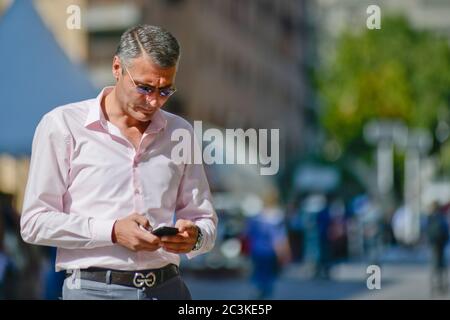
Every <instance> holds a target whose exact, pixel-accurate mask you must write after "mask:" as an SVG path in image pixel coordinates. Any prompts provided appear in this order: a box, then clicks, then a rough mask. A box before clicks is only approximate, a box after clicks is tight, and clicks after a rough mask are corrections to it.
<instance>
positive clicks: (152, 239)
mask: <svg viewBox="0 0 450 320" xmlns="http://www.w3.org/2000/svg"><path fill="white" fill-rule="evenodd" d="M136 237H137V238H138V239H139V240H140V241H142V242H144V243H150V244H154V245H159V244H160V243H161V241H160V239H159V238H158V237H157V236H154V235H153V234H151V233H150V232H148V231H142V230H139V231H138V232H136Z"/></svg>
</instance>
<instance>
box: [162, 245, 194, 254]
mask: <svg viewBox="0 0 450 320" xmlns="http://www.w3.org/2000/svg"><path fill="white" fill-rule="evenodd" d="M162 247H163V249H164V250H166V251H169V252H173V253H179V252H187V251H190V249H191V247H192V245H188V244H176V243H171V244H170V243H169V244H163V245H162Z"/></svg>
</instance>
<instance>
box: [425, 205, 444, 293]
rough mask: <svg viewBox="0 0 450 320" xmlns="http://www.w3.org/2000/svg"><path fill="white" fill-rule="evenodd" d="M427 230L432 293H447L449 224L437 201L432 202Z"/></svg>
mask: <svg viewBox="0 0 450 320" xmlns="http://www.w3.org/2000/svg"><path fill="white" fill-rule="evenodd" d="M426 231H427V236H428V240H429V242H430V247H431V293H432V295H434V294H435V293H440V294H445V293H447V290H448V280H447V262H446V258H445V247H446V245H447V242H448V239H449V226H448V222H447V218H446V216H445V215H444V212H443V211H442V210H441V208H440V206H439V204H438V203H437V202H434V203H433V204H432V207H431V211H430V215H429V217H428V221H427V227H426Z"/></svg>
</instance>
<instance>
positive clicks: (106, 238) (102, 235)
mask: <svg viewBox="0 0 450 320" xmlns="http://www.w3.org/2000/svg"><path fill="white" fill-rule="evenodd" d="M116 221H117V220H100V219H92V242H93V243H94V245H95V247H102V246H112V245H114V243H113V242H112V238H111V236H112V235H111V233H112V229H113V226H114V223H115V222H116Z"/></svg>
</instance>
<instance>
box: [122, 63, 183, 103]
mask: <svg viewBox="0 0 450 320" xmlns="http://www.w3.org/2000/svg"><path fill="white" fill-rule="evenodd" d="M124 68H125V67H124ZM125 70H126V71H127V73H128V75H129V76H130V79H131V81H132V82H133V84H134V86H135V87H136V91H137V92H138V93H139V94H143V95H146V96H147V95H151V94H152V93H153V92H155V91H156V90H158V92H159V96H160V97H161V98H168V97H170V96H171V95H173V94H174V93H175V91H177V89H176V88H173V87H168V88H156V87H153V86H149V85H144V84H136V82H134V79H133V77H132V76H131V74H130V72H129V71H128V69H127V68H125Z"/></svg>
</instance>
